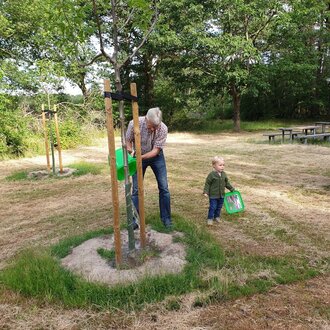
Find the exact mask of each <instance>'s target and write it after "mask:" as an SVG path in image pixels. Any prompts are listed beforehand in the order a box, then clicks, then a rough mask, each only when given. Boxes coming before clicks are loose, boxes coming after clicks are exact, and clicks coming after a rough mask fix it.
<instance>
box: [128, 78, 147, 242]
mask: <svg viewBox="0 0 330 330" xmlns="http://www.w3.org/2000/svg"><path fill="white" fill-rule="evenodd" d="M131 95H133V96H137V91H136V84H135V83H131ZM132 109H133V123H134V141H135V151H136V163H137V179H138V195H139V217H140V239H141V247H142V248H144V247H145V245H146V232H145V230H146V226H145V215H144V187H143V173H142V154H141V133H140V126H139V105H138V103H137V101H132Z"/></svg>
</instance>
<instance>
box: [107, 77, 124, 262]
mask: <svg viewBox="0 0 330 330" xmlns="http://www.w3.org/2000/svg"><path fill="white" fill-rule="evenodd" d="M104 91H105V92H109V93H110V92H111V88H110V80H108V79H105V80H104ZM104 103H105V111H106V116H107V131H108V149H109V158H110V174H111V191H112V208H113V223H114V225H113V227H114V239H115V258H116V266H119V265H120V264H121V261H122V255H121V240H120V224H119V197H118V181H117V170H116V147H115V132H114V128H113V115H112V100H111V98H110V97H105V98H104Z"/></svg>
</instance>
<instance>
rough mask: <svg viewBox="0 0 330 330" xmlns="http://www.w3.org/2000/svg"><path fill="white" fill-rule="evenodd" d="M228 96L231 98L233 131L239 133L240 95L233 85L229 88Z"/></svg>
mask: <svg viewBox="0 0 330 330" xmlns="http://www.w3.org/2000/svg"><path fill="white" fill-rule="evenodd" d="M230 94H231V96H232V98H233V121H234V131H235V132H239V131H240V130H241V118H240V110H241V95H240V93H239V91H238V90H237V88H236V86H235V85H232V86H231V90H230Z"/></svg>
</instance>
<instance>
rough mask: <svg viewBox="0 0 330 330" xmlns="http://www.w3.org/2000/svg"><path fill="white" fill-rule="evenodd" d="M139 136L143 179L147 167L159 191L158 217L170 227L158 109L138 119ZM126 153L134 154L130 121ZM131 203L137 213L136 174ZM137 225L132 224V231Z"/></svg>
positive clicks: (163, 129) (164, 132)
mask: <svg viewBox="0 0 330 330" xmlns="http://www.w3.org/2000/svg"><path fill="white" fill-rule="evenodd" d="M139 126H140V134H141V154H142V171H143V177H144V174H145V172H146V169H147V167H148V166H150V167H151V169H152V171H153V172H154V174H155V177H156V180H157V184H158V191H159V209H160V217H161V220H162V222H163V224H164V226H165V227H166V228H169V229H170V228H171V227H172V220H171V197H170V192H169V189H168V183H167V170H166V162H165V157H164V153H163V149H164V147H165V143H166V138H167V132H168V129H167V126H166V125H165V124H164V123H163V122H162V112H161V110H160V109H159V108H151V109H149V110H148V112H147V114H146V116H143V117H139ZM126 144H127V151H128V152H129V153H130V154H134V125H133V120H131V121H130V122H129V124H128V127H127V132H126ZM132 201H133V203H134V206H135V208H136V209H137V211H139V199H138V183H137V174H135V175H134V176H133V191H132ZM137 228H138V225H137V224H136V223H135V224H134V229H137Z"/></svg>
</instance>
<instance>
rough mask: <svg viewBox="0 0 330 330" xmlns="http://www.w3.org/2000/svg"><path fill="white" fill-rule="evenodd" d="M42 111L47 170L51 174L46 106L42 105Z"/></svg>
mask: <svg viewBox="0 0 330 330" xmlns="http://www.w3.org/2000/svg"><path fill="white" fill-rule="evenodd" d="M41 110H42V113H41V115H42V126H43V128H44V138H45V150H46V160H47V170H48V172H50V159H49V144H48V133H47V124H46V115H45V105H44V104H42V105H41Z"/></svg>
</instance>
